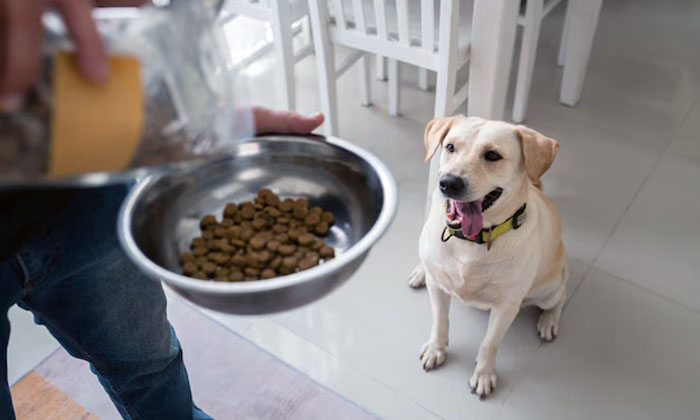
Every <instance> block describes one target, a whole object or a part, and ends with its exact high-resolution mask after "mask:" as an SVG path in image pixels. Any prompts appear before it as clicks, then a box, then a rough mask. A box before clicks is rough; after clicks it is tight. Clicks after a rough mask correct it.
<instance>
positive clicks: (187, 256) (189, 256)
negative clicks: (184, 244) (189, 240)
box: [180, 252, 194, 264]
mask: <svg viewBox="0 0 700 420" xmlns="http://www.w3.org/2000/svg"><path fill="white" fill-rule="evenodd" d="M193 261H194V254H193V253H191V252H183V253H182V254H180V264H185V263H188V262H193Z"/></svg>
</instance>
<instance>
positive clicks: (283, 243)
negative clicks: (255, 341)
mask: <svg viewBox="0 0 700 420" xmlns="http://www.w3.org/2000/svg"><path fill="white" fill-rule="evenodd" d="M334 221H335V217H334V216H333V213H331V212H329V211H324V210H323V209H322V208H321V207H318V206H316V207H312V208H309V202H308V200H306V199H304V198H300V199H296V200H294V199H290V198H287V199H284V200H282V199H280V198H279V197H278V196H277V195H275V194H274V193H273V192H272V191H270V190H268V189H263V190H260V191H259V192H258V195H257V197H256V198H255V200H253V201H252V202H250V201H247V202H244V203H240V204H234V203H230V204H227V205H226V208H224V212H223V219H222V220H221V221H218V220H217V219H216V216H214V215H211V214H210V215H206V216H204V217H203V218H202V219H201V220H200V222H199V227H200V229H201V232H202V234H201V236H199V237H197V238H194V239H192V242H191V243H190V251H188V252H183V253H182V254H181V255H180V264H181V265H182V271H183V273H184V274H185V275H187V276H190V277H193V278H196V279H201V280H215V281H223V282H239V281H253V280H262V279H271V278H273V277H277V276H282V275H286V274H292V273H295V272H298V271H302V270H307V269H309V268H311V267H314V266H316V265H319V264H320V263H322V262H324V261H328V260H330V259H332V258H334V257H335V251H334V250H333V248H331V247H329V246H327V245H326V244H325V243H324V242H323V240H321V237H324V236H326V235H328V232H329V231H330V227H331V225H332V224H333V223H334Z"/></svg>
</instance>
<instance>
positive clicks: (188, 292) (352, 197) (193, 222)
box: [118, 136, 397, 314]
mask: <svg viewBox="0 0 700 420" xmlns="http://www.w3.org/2000/svg"><path fill="white" fill-rule="evenodd" d="M262 188H270V189H272V190H273V191H274V192H275V193H277V194H279V195H280V196H281V197H282V198H286V197H308V198H309V201H310V203H311V205H319V206H321V207H323V208H324V209H327V210H330V211H332V212H333V213H334V214H335V217H336V223H335V224H334V225H333V227H332V228H331V232H330V234H329V236H328V237H326V238H324V241H325V242H326V243H327V244H328V245H329V246H332V247H334V248H335V250H336V255H337V256H336V258H334V259H333V260H331V261H329V262H326V263H323V264H321V265H319V266H317V267H314V268H311V269H309V270H306V271H302V272H299V273H295V274H291V275H288V276H283V277H277V278H274V279H269V280H259V281H252V282H243V283H220V282H214V281H205V280H197V279H193V278H189V277H185V276H183V275H182V274H180V273H181V270H180V264H179V254H180V253H181V252H183V251H185V250H188V249H189V243H190V240H191V239H192V238H194V237H195V236H198V234H199V220H200V219H201V218H202V217H203V216H204V215H206V214H215V215H216V216H217V218H220V217H221V213H222V211H223V208H224V207H225V205H226V203H230V202H236V203H238V202H241V201H245V200H250V199H252V198H253V197H254V196H255V194H256V193H257V191H258V190H260V189H262ZM396 202H397V193H396V183H395V182H394V179H393V177H392V175H391V173H390V172H389V169H388V168H387V167H386V166H385V165H384V164H383V163H382V162H381V161H380V160H379V159H377V158H376V157H375V156H373V155H372V154H370V153H368V152H366V151H364V150H362V149H361V148H359V147H356V146H354V145H352V144H350V143H347V142H344V141H341V140H338V139H336V138H326V139H325V141H323V138H321V137H313V136H309V137H291V136H274V137H264V138H256V139H252V140H250V141H248V142H245V143H240V144H239V145H237V146H236V147H235V149H234V150H233V151H232V155H231V156H229V157H226V158H225V159H221V160H217V161H213V162H210V163H206V164H204V165H202V166H200V167H197V168H195V169H193V170H190V171H186V172H180V173H176V174H173V175H169V176H152V177H149V178H146V179H144V180H143V181H142V182H141V183H139V184H138V185H137V186H136V187H135V188H134V189H133V190H132V192H131V193H130V194H129V196H128V197H127V198H126V200H125V201H124V204H123V205H122V209H121V214H120V216H119V225H118V231H119V239H120V241H121V243H122V246H123V247H124V249H125V251H126V254H127V255H128V257H129V258H130V259H131V260H132V261H133V262H134V263H135V264H136V265H137V266H138V267H139V268H140V269H141V270H142V271H143V272H144V273H145V274H147V275H148V276H149V277H151V278H153V279H155V280H162V281H164V282H165V283H167V284H168V285H169V286H171V287H172V288H173V289H175V290H176V291H177V292H178V293H179V294H180V295H182V296H183V297H185V298H186V299H188V300H190V301H192V302H194V303H196V304H198V305H201V306H204V307H207V308H210V309H214V310H218V311H222V312H229V313H235V314H262V313H270V312H277V311H283V310H287V309H291V308H295V307H298V306H301V305H305V304H307V303H309V302H313V301H315V300H317V299H319V298H321V297H322V296H324V295H326V294H328V293H329V292H330V291H331V290H333V289H335V288H336V287H338V286H340V285H341V284H342V283H344V282H345V281H347V279H348V278H350V276H351V275H352V274H353V273H354V272H355V271H356V270H357V269H358V267H359V266H360V264H362V261H363V260H364V258H365V257H366V256H367V253H368V252H369V250H370V248H371V247H372V246H373V245H374V243H375V242H377V240H378V239H379V238H380V237H381V235H382V234H383V233H384V231H385V230H386V229H387V227H388V226H389V224H390V223H391V220H392V219H393V216H394V213H395V211H396Z"/></svg>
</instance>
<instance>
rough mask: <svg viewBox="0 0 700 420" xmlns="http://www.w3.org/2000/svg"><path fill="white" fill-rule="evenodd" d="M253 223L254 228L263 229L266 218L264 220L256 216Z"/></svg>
mask: <svg viewBox="0 0 700 420" xmlns="http://www.w3.org/2000/svg"><path fill="white" fill-rule="evenodd" d="M251 225H252V226H253V229H255V230H260V229H262V228H264V227H265V220H263V219H261V218H259V217H256V218H255V219H253V221H252V222H251Z"/></svg>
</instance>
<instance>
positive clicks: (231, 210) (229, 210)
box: [224, 203, 238, 219]
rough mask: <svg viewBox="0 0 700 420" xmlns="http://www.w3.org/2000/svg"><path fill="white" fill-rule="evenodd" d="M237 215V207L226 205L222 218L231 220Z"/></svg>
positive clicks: (230, 204) (231, 204)
mask: <svg viewBox="0 0 700 420" xmlns="http://www.w3.org/2000/svg"><path fill="white" fill-rule="evenodd" d="M236 213H238V206H236V205H235V204H233V203H229V204H226V207H225V208H224V217H226V218H229V219H232V218H233V217H234V216H235V215H236Z"/></svg>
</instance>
